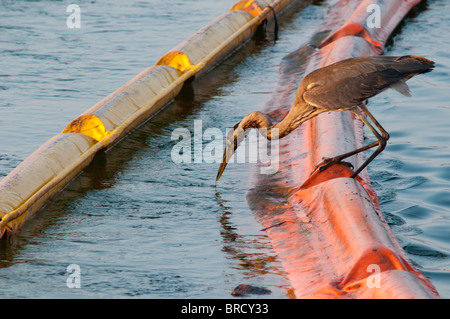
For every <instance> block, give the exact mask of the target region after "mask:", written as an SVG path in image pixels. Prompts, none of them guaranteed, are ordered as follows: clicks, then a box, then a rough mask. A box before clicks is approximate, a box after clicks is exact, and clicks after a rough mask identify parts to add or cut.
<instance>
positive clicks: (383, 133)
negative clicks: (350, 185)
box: [313, 104, 389, 178]
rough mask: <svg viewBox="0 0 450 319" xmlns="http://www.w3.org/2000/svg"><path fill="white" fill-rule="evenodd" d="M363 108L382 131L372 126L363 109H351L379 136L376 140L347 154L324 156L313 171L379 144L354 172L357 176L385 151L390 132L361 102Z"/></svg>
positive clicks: (353, 175)
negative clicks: (363, 113) (362, 111)
mask: <svg viewBox="0 0 450 319" xmlns="http://www.w3.org/2000/svg"><path fill="white" fill-rule="evenodd" d="M360 107H361V109H363V110H364V112H365V113H366V114H367V116H369V118H370V119H371V120H372V121H373V122H374V124H375V125H376V126H377V127H378V128H379V130H380V132H381V134H380V133H378V132H377V130H376V129H375V128H374V127H373V126H372V124H370V122H369V121H367V119H366V118H365V117H364V115H362V113H361V111H360V110H359V109H358V108H357V107H356V108H354V109H351V110H350V111H352V112H353V113H354V114H355V115H356V116H358V117H359V118H360V119H361V120H362V121H363V122H364V124H365V125H366V126H367V127H368V128H369V129H370V130H371V131H372V133H373V134H374V135H375V137H376V138H377V141H376V142H373V143H371V144H368V145H365V146H363V147H361V148H358V149H356V150H354V151H351V152H348V153H345V154H341V155H338V156H335V157H331V158H324V160H323V161H322V162H321V163H319V164H318V165H316V166H315V167H314V170H313V172H314V171H315V170H316V169H317V168H318V167H320V168H319V170H320V171H323V170H325V169H327V168H328V167H330V166H331V165H333V164H335V163H339V162H341V161H342V160H343V159H345V158H347V157H350V156H353V155H356V154H358V153H361V152H364V151H366V150H368V149H370V148H372V147H375V146H378V149H377V150H376V151H375V152H374V153H373V154H372V156H371V157H369V159H368V160H366V161H365V162H364V163H363V165H361V167H359V168H358V169H357V170H356V171H355V172H354V173H353V174H352V176H351V177H352V178H354V177H356V176H357V175H358V174H359V173H360V172H361V171H362V170H363V169H364V168H365V167H366V166H367V165H368V164H369V163H370V162H371V161H372V160H373V159H374V158H375V157H376V156H377V155H378V154H379V153H381V152H382V151H383V149H384V148H385V146H386V141H387V140H388V139H389V134H388V133H387V132H386V130H385V129H384V128H383V127H382V126H381V125H380V123H378V121H377V120H376V119H375V118H374V117H373V115H372V114H371V113H370V112H369V110H367V108H366V107H365V106H364V105H363V104H361V105H360Z"/></svg>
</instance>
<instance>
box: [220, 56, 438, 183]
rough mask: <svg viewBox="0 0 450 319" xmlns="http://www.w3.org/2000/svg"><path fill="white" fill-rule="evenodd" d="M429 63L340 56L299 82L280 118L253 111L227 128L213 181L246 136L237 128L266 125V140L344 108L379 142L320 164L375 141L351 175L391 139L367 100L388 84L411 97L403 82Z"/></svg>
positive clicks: (409, 58) (405, 58)
mask: <svg viewBox="0 0 450 319" xmlns="http://www.w3.org/2000/svg"><path fill="white" fill-rule="evenodd" d="M433 67H434V62H433V61H430V60H427V59H425V58H422V57H418V56H412V55H407V56H367V57H357V58H351V59H347V60H343V61H340V62H337V63H334V64H331V65H329V66H326V67H323V68H320V69H318V70H316V71H313V72H311V73H310V74H308V75H307V76H305V77H304V78H303V80H302V81H301V83H300V85H299V87H298V90H297V96H296V99H295V102H294V104H293V106H292V108H291V109H290V111H289V113H288V114H287V115H286V117H285V118H284V119H283V120H282V121H281V122H279V123H277V124H273V123H272V122H271V121H270V119H269V118H268V117H267V116H266V115H265V114H263V113H261V112H252V113H250V114H248V115H247V116H245V117H244V118H243V119H242V121H240V122H239V123H238V124H236V125H235V127H234V132H231V135H230V136H229V138H228V140H227V147H226V150H225V153H224V156H223V161H222V164H221V166H220V168H219V172H218V174H217V180H218V179H219V178H220V176H221V175H222V173H223V171H224V169H225V167H226V164H227V162H228V160H229V158H230V157H231V155H232V154H233V153H234V151H235V150H236V148H237V147H238V146H239V143H240V142H241V141H242V139H243V138H244V136H245V134H239V132H238V131H239V130H240V131H241V132H245V131H246V130H248V129H250V128H260V129H261V128H264V129H267V130H264V131H261V133H263V134H264V135H265V136H266V137H267V138H268V139H272V138H282V137H284V136H286V135H288V134H289V133H290V132H292V131H293V130H295V129H296V128H297V127H298V126H299V125H301V124H302V123H303V122H305V121H307V120H309V119H311V118H313V117H315V116H317V115H318V114H320V113H323V112H329V111H345V110H350V111H352V112H353V113H355V114H356V115H357V116H359V117H360V118H361V119H362V120H363V121H364V123H365V124H366V125H367V126H368V127H369V129H370V130H371V131H372V132H373V133H374V134H375V136H376V137H377V139H378V141H377V142H375V143H372V144H369V145H367V146H365V147H362V148H360V149H358V150H355V151H353V152H350V153H346V154H342V155H339V156H336V157H334V158H331V159H325V161H324V163H323V164H326V165H325V166H324V167H327V166H328V165H331V164H333V163H335V162H338V161H340V160H342V159H344V158H346V157H348V156H351V155H354V154H356V153H359V152H361V151H364V150H366V149H369V148H371V147H375V146H377V145H378V149H377V151H375V152H374V154H372V156H371V157H370V158H369V159H368V160H367V161H366V162H365V163H364V164H363V165H362V166H361V167H360V168H358V170H356V171H355V173H354V174H353V175H352V176H353V177H355V176H356V175H357V174H359V172H360V171H361V170H362V169H363V168H364V167H366V166H367V164H368V163H369V162H370V161H371V160H373V158H374V157H375V156H376V155H378V154H379V153H380V152H381V151H382V150H383V149H384V147H385V145H386V141H387V139H388V138H389V134H388V133H387V132H386V131H385V130H384V129H383V128H382V127H381V125H380V124H379V123H378V122H377V121H376V120H375V118H374V117H373V116H372V114H370V112H369V111H368V110H367V108H366V107H365V104H364V103H365V101H366V100H367V99H368V98H371V97H373V96H375V95H377V94H379V93H381V92H383V91H384V90H386V89H388V88H394V89H396V90H397V91H399V92H400V93H402V94H404V95H409V89H408V86H407V85H406V83H405V82H406V81H407V80H408V79H410V78H411V77H413V76H415V75H418V74H421V73H425V72H429V71H431V70H432V68H433ZM360 109H361V110H362V111H364V112H365V113H366V114H367V115H368V116H369V118H370V119H371V120H372V122H373V123H374V124H375V126H376V127H377V128H378V129H379V131H380V132H379V133H378V132H377V131H376V129H375V128H374V127H373V126H372V125H371V124H370V123H369V122H368V121H367V120H366V119H365V117H364V116H362V114H361V112H360ZM274 129H276V130H274Z"/></svg>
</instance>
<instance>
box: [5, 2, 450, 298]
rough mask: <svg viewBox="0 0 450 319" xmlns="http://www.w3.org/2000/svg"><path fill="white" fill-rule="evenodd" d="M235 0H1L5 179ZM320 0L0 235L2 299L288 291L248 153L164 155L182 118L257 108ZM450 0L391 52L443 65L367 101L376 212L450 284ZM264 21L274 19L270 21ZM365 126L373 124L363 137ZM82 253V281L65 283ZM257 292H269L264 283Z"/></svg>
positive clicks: (428, 11)
mask: <svg viewBox="0 0 450 319" xmlns="http://www.w3.org/2000/svg"><path fill="white" fill-rule="evenodd" d="M234 2H235V1H234V0H231V1H228V0H227V1H220V2H211V1H206V0H199V1H193V0H188V1H181V0H179V1H162V2H161V1H155V0H148V1H128V2H123V1H122V2H120V1H106V0H100V1H92V2H86V3H85V2H82V3H81V4H80V6H81V10H82V11H81V28H80V29H69V28H68V27H67V25H66V19H67V16H68V15H69V14H68V13H67V12H66V7H67V5H68V4H69V3H72V2H69V1H57V2H55V1H33V2H29V1H12V0H11V1H1V2H0V8H1V11H0V57H1V59H0V177H3V176H6V175H7V174H8V173H9V171H11V170H12V169H13V168H14V167H15V166H17V165H18V164H19V163H20V162H21V161H22V160H24V159H25V158H26V157H27V156H28V155H29V154H30V153H31V152H32V151H34V150H35V149H36V148H38V147H39V146H40V145H41V144H43V143H44V142H45V141H47V140H48V139H49V138H51V137H52V136H54V135H56V134H57V133H58V132H60V131H61V130H63V129H64V127H65V126H66V125H67V124H68V123H69V122H70V121H71V120H72V119H74V118H75V117H77V116H78V115H79V114H81V113H82V112H83V111H84V110H86V109H87V108H89V107H90V106H92V105H93V104H95V103H96V102H98V101H99V100H100V99H102V98H103V97H104V96H106V95H107V94H109V93H110V92H112V91H114V90H115V89H117V88H118V87H120V86H121V85H123V84H124V83H126V82H127V81H128V80H129V79H130V78H132V77H133V76H135V75H136V74H138V73H139V72H140V71H142V70H143V69H144V68H147V67H148V66H150V65H152V64H154V63H155V62H156V61H157V60H158V58H159V57H161V56H162V55H163V54H164V53H166V52H167V51H169V50H170V49H171V48H172V47H174V46H175V45H177V44H178V43H180V42H181V41H183V40H184V39H186V38H187V37H188V36H189V35H191V34H192V33H194V32H195V31H197V30H198V29H199V28H201V27H202V26H204V25H205V24H206V23H208V22H210V21H211V20H213V19H214V18H216V17H217V16H219V15H220V14H222V13H223V12H225V11H226V10H228V9H229V8H230V7H231V6H232V5H233V4H234ZM329 3H330V2H327V1H324V2H322V3H321V4H320V3H319V4H316V5H312V4H310V5H305V6H302V5H298V6H297V7H296V8H295V9H296V10H292V12H289V13H286V14H285V15H284V16H283V17H280V33H279V37H278V39H277V41H274V39H273V35H272V34H271V33H270V32H268V34H267V36H266V38H265V39H262V40H259V41H251V42H250V43H248V44H247V45H246V46H244V47H242V48H241V49H240V50H239V51H238V52H236V53H235V54H234V55H232V56H231V57H230V58H229V59H228V60H226V61H225V62H224V63H223V64H221V65H220V66H219V67H218V68H217V69H215V70H213V71H212V72H211V73H210V74H209V75H207V76H206V77H205V78H204V79H199V81H198V82H196V83H195V84H194V89H195V92H196V95H195V97H194V98H193V99H189V98H187V97H183V98H180V99H178V100H176V101H174V102H173V103H171V104H170V105H169V106H168V107H167V108H166V109H165V110H164V111H163V112H161V113H160V114H159V115H158V116H156V117H155V118H153V119H152V120H151V121H149V122H147V123H146V124H145V125H143V126H142V127H141V128H140V129H139V130H137V131H135V132H133V133H132V134H130V135H129V136H128V137H127V138H126V139H125V140H123V141H122V142H121V143H120V144H118V145H117V146H116V147H115V148H113V149H112V150H110V151H109V152H107V153H106V154H100V155H99V156H97V157H96V158H95V160H94V162H93V163H92V165H91V166H90V167H89V168H88V169H87V170H86V171H85V172H84V173H83V174H81V175H80V176H79V177H77V178H76V179H75V180H74V181H73V183H71V185H69V187H68V188H67V189H66V190H65V191H64V192H63V193H62V194H60V195H59V196H57V197H56V198H55V199H53V201H52V202H51V203H49V204H48V205H47V206H46V207H45V208H44V209H43V210H41V211H40V212H39V214H38V215H36V216H35V217H34V218H33V220H31V221H30V222H29V223H28V224H27V225H26V226H25V227H24V228H23V229H22V230H21V232H20V233H19V234H18V235H17V236H15V237H14V238H13V239H12V240H11V241H8V242H3V243H1V247H0V267H1V268H0V297H4V298H18V297H19V298H41V297H44V298H61V297H62V298H104V297H113V298H128V297H136V298H228V297H230V291H231V289H233V288H234V287H235V286H237V285H238V284H241V283H246V284H252V285H256V286H262V287H266V288H268V289H270V290H271V291H272V294H271V295H269V297H272V298H291V297H292V296H293V295H292V289H291V287H290V284H289V281H288V279H287V277H286V275H285V273H284V270H283V268H282V266H281V264H280V261H279V260H278V259H277V256H276V254H275V253H274V251H273V250H272V248H271V246H270V242H269V239H268V238H267V236H266V234H265V232H264V231H261V228H262V227H261V225H259V224H258V223H257V222H256V221H255V218H254V215H253V213H252V211H251V210H250V208H249V206H248V204H247V202H246V200H245V198H246V197H245V195H246V193H247V192H248V189H249V187H250V185H249V184H250V182H249V180H250V177H251V175H252V174H254V173H255V171H253V170H252V169H251V168H252V164H236V165H234V166H233V167H232V168H230V169H229V170H227V176H224V177H223V180H224V182H223V184H222V186H221V187H220V188H215V184H214V177H215V174H216V171H217V164H215V163H214V164H206V163H202V164H195V163H192V164H175V163H173V162H172V161H170V156H171V149H172V147H173V146H174V143H175V142H174V141H172V140H171V134H172V132H173V130H175V129H176V128H183V127H184V128H189V129H190V130H191V131H192V132H193V126H194V121H195V120H202V124H203V129H206V128H208V127H218V128H220V129H222V128H224V127H229V126H230V125H231V124H233V123H235V122H236V120H237V119H239V118H241V116H243V115H245V114H247V113H248V112H250V111H253V110H259V109H263V108H264V107H265V105H266V104H267V103H268V101H269V100H270V98H271V97H272V96H273V93H274V90H275V89H276V88H277V86H278V84H279V78H280V72H279V68H280V63H281V61H282V59H283V57H285V56H286V55H288V54H289V53H291V52H292V51H293V50H295V49H297V48H298V47H300V46H301V45H303V44H304V43H306V42H308V41H309V39H310V37H311V35H312V34H313V33H314V32H315V31H317V30H318V28H319V27H320V26H321V24H322V21H323V18H324V17H325V16H326V14H327V5H328V4H329ZM449 7H450V5H449V4H448V3H447V1H445V0H441V1H438V0H436V1H428V2H427V5H426V6H424V8H422V9H421V10H418V11H417V14H416V15H412V16H410V17H409V18H408V20H407V22H406V23H404V24H403V25H402V28H401V29H400V30H399V31H398V32H397V33H396V35H395V36H394V38H393V40H392V42H391V44H390V45H389V46H388V49H387V53H388V54H399V55H400V54H409V53H411V54H417V55H423V56H426V57H428V58H430V59H433V60H435V61H436V62H437V68H436V70H435V71H433V72H432V73H429V74H426V75H423V76H420V77H417V78H414V79H412V80H411V81H409V83H410V87H411V91H412V93H413V97H412V98H409V99H408V98H405V97H403V96H401V95H398V94H397V93H396V92H386V93H384V94H383V95H380V96H377V97H376V98H374V99H372V100H371V101H370V104H369V106H370V108H371V109H372V111H373V113H374V114H375V116H377V118H378V119H379V120H380V122H381V123H382V124H383V126H384V127H385V128H386V129H387V130H388V131H389V132H390V133H391V140H390V141H389V144H388V147H387V149H386V150H385V151H384V152H383V153H382V155H381V156H379V158H377V160H376V161H375V162H373V163H372V164H371V166H370V167H369V172H370V174H371V180H372V183H373V184H374V187H375V188H376V190H377V193H378V195H379V198H380V201H381V206H382V210H383V212H384V214H385V216H386V218H387V220H388V221H389V223H390V225H391V227H392V229H393V231H394V233H395V234H396V235H397V237H398V238H399V241H400V242H401V244H402V246H403V247H404V248H405V250H406V252H407V253H408V256H409V257H410V259H411V260H412V262H413V263H414V264H415V265H416V267H417V268H418V269H419V270H420V271H421V272H423V273H424V274H425V275H426V276H428V277H429V278H430V279H431V281H432V282H433V284H434V285H435V286H436V287H437V289H438V291H439V293H440V294H441V296H442V297H444V298H448V297H449V296H450V273H449V267H450V258H449V254H450V237H449V231H448V229H449V227H450V202H449V198H450V197H449V190H450V186H449V185H450V160H449V159H450V150H449V142H448V141H449V139H448V136H450V126H449V125H448V123H449V120H448V119H449V118H450V117H449V115H450V114H449V112H450V107H449V104H448V100H449V97H450V94H449V89H448V87H449V84H448V83H450V81H448V80H449V75H448V74H449V70H450V60H449V58H448V54H447V53H446V52H448V51H449V49H450V48H449V44H448V43H447V42H448V41H447V40H448V37H447V36H446V35H447V34H449V33H448V31H450V30H449V28H450V25H449V21H450V10H449V9H450V8H449ZM270 27H271V26H269V28H270ZM367 137H368V139H369V140H370V139H371V138H372V137H371V136H370V134H367ZM70 264H77V265H79V267H80V270H81V288H80V289H76V288H74V289H69V288H68V287H67V285H66V279H67V278H68V273H67V272H66V268H67V266H68V265H70ZM263 297H265V296H263Z"/></svg>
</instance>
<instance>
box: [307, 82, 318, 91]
mask: <svg viewBox="0 0 450 319" xmlns="http://www.w3.org/2000/svg"><path fill="white" fill-rule="evenodd" d="M317 85H318V84H317V83H311V84H308V86H307V87H306V89H307V90H311V89H312V88H313V87H316V86H317Z"/></svg>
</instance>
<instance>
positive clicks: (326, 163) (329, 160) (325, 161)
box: [311, 157, 354, 175]
mask: <svg viewBox="0 0 450 319" xmlns="http://www.w3.org/2000/svg"><path fill="white" fill-rule="evenodd" d="M337 163H339V164H343V165H345V166H348V167H349V168H351V169H353V168H354V167H353V164H351V163H349V162H345V161H343V160H341V158H339V157H322V162H320V163H319V164H317V165H316V166H314V169H313V171H312V172H311V175H312V174H313V173H314V172H315V171H316V170H317V169H319V172H323V171H324V170H326V169H327V168H328V167H330V166H332V165H334V164H337Z"/></svg>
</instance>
